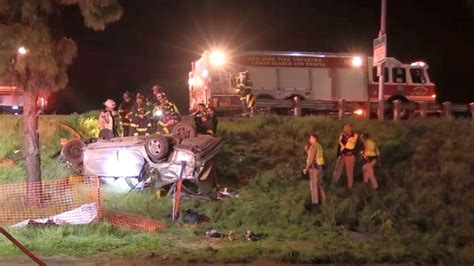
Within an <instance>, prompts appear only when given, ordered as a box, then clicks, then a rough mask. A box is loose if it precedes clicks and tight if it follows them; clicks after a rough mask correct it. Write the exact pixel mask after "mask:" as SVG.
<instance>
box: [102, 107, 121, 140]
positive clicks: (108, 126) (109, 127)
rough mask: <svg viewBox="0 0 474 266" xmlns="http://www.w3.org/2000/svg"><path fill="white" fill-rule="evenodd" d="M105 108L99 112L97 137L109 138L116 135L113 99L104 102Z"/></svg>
mask: <svg viewBox="0 0 474 266" xmlns="http://www.w3.org/2000/svg"><path fill="white" fill-rule="evenodd" d="M104 106H105V109H104V110H102V111H101V112H100V114H99V129H100V131H99V138H101V139H111V138H114V137H115V136H117V129H116V113H115V111H114V109H115V106H116V104H115V101H114V100H112V99H107V101H105V102H104Z"/></svg>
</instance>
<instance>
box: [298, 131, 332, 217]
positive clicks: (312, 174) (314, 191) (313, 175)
mask: <svg viewBox="0 0 474 266" xmlns="http://www.w3.org/2000/svg"><path fill="white" fill-rule="evenodd" d="M318 139H319V138H318V136H317V135H316V134H312V135H310V137H309V144H310V145H306V146H305V151H306V153H307V157H306V167H305V168H304V169H303V173H304V174H305V175H306V174H308V175H309V188H310V191H311V203H312V204H313V208H314V207H316V206H317V205H318V204H319V203H320V199H321V201H322V202H324V200H325V199H326V193H325V192H324V188H323V186H322V184H321V182H322V177H323V167H324V152H323V147H322V146H321V144H319V143H318Z"/></svg>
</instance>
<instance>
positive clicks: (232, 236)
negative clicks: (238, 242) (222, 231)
mask: <svg viewBox="0 0 474 266" xmlns="http://www.w3.org/2000/svg"><path fill="white" fill-rule="evenodd" d="M227 239H229V240H230V241H234V240H235V234H234V231H232V230H230V231H229V233H227Z"/></svg>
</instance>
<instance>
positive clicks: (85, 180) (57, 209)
mask: <svg viewBox="0 0 474 266" xmlns="http://www.w3.org/2000/svg"><path fill="white" fill-rule="evenodd" d="M32 199H33V200H32ZM101 208H102V206H101V192H100V185H99V180H98V178H92V177H82V176H79V177H68V178H64V179H58V180H50V181H43V182H41V183H36V184H34V183H33V184H32V183H29V184H28V183H18V184H5V185H0V225H12V224H16V223H18V222H23V221H26V220H33V219H47V221H48V223H52V222H53V220H54V222H55V223H59V224H61V223H64V224H65V223H67V221H68V220H72V221H82V222H85V221H87V219H89V221H90V222H92V221H97V220H99V219H100V214H101ZM58 215H59V217H56V216H58ZM85 216H87V217H85ZM53 217H55V218H54V219H53ZM79 223H80V222H76V223H74V222H73V223H72V224H79Z"/></svg>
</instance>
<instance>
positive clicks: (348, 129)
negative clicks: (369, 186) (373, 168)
mask: <svg viewBox="0 0 474 266" xmlns="http://www.w3.org/2000/svg"><path fill="white" fill-rule="evenodd" d="M358 137H359V135H358V134H357V133H354V132H353V131H352V125H351V124H346V125H345V126H344V128H343V129H342V134H341V135H340V136H339V140H338V149H337V162H336V169H335V170H334V174H333V176H332V180H333V182H334V183H337V182H338V181H339V179H340V178H341V174H342V171H343V170H344V167H345V168H346V175H347V188H349V189H352V184H353V183H354V165H355V161H356V157H355V155H356V148H357V144H358Z"/></svg>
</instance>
